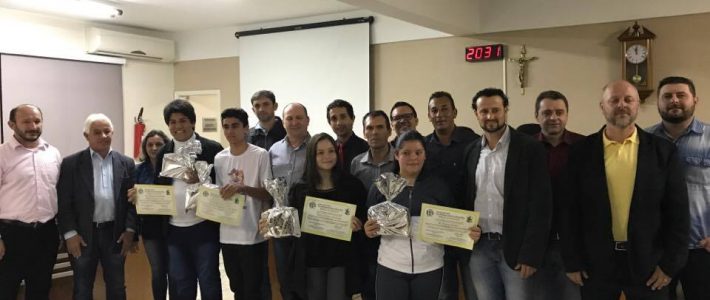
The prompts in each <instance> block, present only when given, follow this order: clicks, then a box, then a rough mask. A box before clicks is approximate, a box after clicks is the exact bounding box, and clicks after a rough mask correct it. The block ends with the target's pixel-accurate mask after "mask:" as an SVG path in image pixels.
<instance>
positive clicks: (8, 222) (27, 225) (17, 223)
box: [0, 219, 54, 229]
mask: <svg viewBox="0 0 710 300" xmlns="http://www.w3.org/2000/svg"><path fill="white" fill-rule="evenodd" d="M49 222H52V223H54V219H51V220H49V221H47V222H44V223H42V222H31V223H25V222H22V221H18V220H7V219H0V223H2V224H5V225H10V226H17V227H23V228H35V229H36V228H39V227H40V226H42V225H44V224H47V223H49Z"/></svg>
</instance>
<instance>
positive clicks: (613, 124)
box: [561, 81, 689, 300]
mask: <svg viewBox="0 0 710 300" xmlns="http://www.w3.org/2000/svg"><path fill="white" fill-rule="evenodd" d="M639 103H640V101H639V95H638V91H637V90H636V88H635V87H634V86H633V85H631V84H630V83H628V82H626V81H614V82H611V83H609V84H607V85H606V86H605V87H604V89H603V94H602V100H601V102H600V103H599V106H600V108H601V111H602V114H603V115H604V117H605V119H606V125H605V126H604V127H602V129H601V130H599V131H598V132H597V133H595V134H592V135H590V136H588V137H586V138H584V139H583V140H582V141H580V142H578V143H576V144H574V145H572V146H571V149H570V154H569V161H568V171H567V174H565V176H564V178H565V184H563V189H564V191H563V197H564V200H563V201H562V203H565V204H567V205H568V207H566V209H565V212H566V213H564V214H563V215H564V218H563V222H564V224H565V226H562V228H563V230H562V231H561V242H562V246H563V258H564V262H565V268H566V271H567V276H568V277H569V279H570V280H572V281H573V282H574V283H576V284H578V285H580V286H581V287H582V299H595V300H597V299H600V300H604V299H610V300H611V299H614V300H616V299H619V295H620V294H621V292H622V291H623V292H624V294H625V295H626V297H627V299H629V300H634V299H666V298H667V297H668V288H667V287H666V286H667V285H668V283H670V280H671V278H672V277H673V276H675V275H676V274H677V273H678V271H679V270H680V269H681V268H682V267H683V265H684V263H685V260H686V258H687V254H688V253H687V251H688V250H687V244H688V228H689V221H688V220H689V217H688V192H687V190H686V186H685V183H684V182H683V178H684V177H683V170H682V167H681V165H680V163H679V161H678V158H677V153H676V152H677V151H676V147H675V146H674V145H673V144H672V143H671V142H668V141H666V140H664V139H662V138H659V137H657V136H654V135H652V134H650V133H647V132H645V131H643V130H641V129H640V128H639V127H638V126H637V125H636V124H635V121H636V116H637V115H638V109H639Z"/></svg>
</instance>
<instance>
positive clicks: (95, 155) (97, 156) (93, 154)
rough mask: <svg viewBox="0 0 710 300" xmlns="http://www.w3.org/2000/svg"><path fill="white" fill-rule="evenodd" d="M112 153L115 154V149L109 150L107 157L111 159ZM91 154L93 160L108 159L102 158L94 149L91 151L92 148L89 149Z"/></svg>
mask: <svg viewBox="0 0 710 300" xmlns="http://www.w3.org/2000/svg"><path fill="white" fill-rule="evenodd" d="M111 153H113V148H110V149H108V153H107V154H106V157H110V156H111ZM89 154H91V157H92V158H94V157H96V158H100V159H105V158H106V157H101V155H100V154H99V153H98V152H96V151H94V149H91V147H89Z"/></svg>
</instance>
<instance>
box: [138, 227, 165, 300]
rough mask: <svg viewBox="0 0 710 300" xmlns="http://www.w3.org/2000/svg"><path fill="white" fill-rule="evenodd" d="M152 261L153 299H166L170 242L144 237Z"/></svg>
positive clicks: (146, 249) (144, 244)
mask: <svg viewBox="0 0 710 300" xmlns="http://www.w3.org/2000/svg"><path fill="white" fill-rule="evenodd" d="M143 247H144V248H145V255H146V256H147V257H148V262H149V263H150V274H151V276H150V277H151V283H152V284H151V286H152V288H153V299H155V300H165V299H166V297H167V290H168V243H167V242H166V241H165V240H164V239H145V238H144V239H143Z"/></svg>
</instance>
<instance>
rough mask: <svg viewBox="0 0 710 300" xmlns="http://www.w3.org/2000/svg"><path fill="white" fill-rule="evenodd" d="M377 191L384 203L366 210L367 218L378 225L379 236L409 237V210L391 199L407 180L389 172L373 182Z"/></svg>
mask: <svg viewBox="0 0 710 300" xmlns="http://www.w3.org/2000/svg"><path fill="white" fill-rule="evenodd" d="M375 186H376V187H377V189H378V190H379V191H380V193H382V195H384V196H385V202H382V203H380V204H376V205H373V206H372V207H370V208H369V209H368V210H367V217H368V218H369V219H372V220H375V221H376V222H377V224H378V225H380V230H379V231H378V232H377V233H378V234H379V235H396V236H405V237H408V236H409V235H410V232H409V210H408V209H407V208H406V207H404V206H402V205H399V204H397V203H394V202H392V199H394V198H395V197H397V195H399V193H401V192H402V191H403V190H404V187H405V186H407V180H406V179H404V178H401V177H399V176H397V175H395V174H393V173H391V172H388V173H384V174H382V175H380V178H378V179H377V180H376V181H375Z"/></svg>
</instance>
